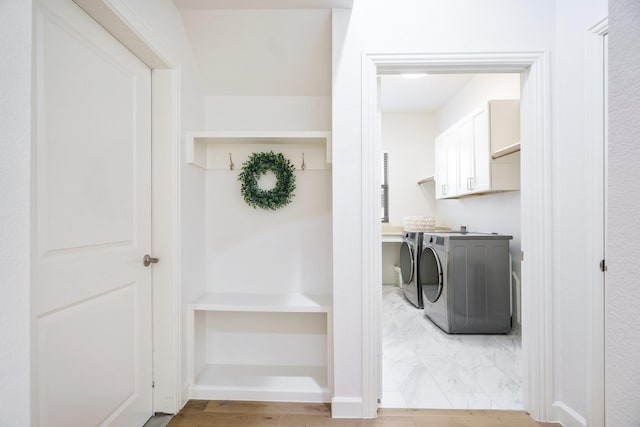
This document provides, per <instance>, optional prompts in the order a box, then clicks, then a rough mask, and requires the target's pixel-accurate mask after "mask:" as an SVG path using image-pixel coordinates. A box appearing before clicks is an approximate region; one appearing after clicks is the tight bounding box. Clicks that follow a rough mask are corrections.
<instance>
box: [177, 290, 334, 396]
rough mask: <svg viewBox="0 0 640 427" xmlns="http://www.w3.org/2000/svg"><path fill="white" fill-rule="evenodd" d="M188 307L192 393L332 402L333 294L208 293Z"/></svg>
mask: <svg viewBox="0 0 640 427" xmlns="http://www.w3.org/2000/svg"><path fill="white" fill-rule="evenodd" d="M187 309H188V316H187V321H188V325H187V327H188V335H187V339H188V348H189V351H190V355H189V358H188V360H189V364H188V365H189V366H188V370H189V378H190V379H191V380H190V384H189V398H191V399H208V400H253V401H282V402H284V401H286V402H329V401H331V397H332V381H331V379H332V365H331V357H330V355H331V347H332V340H331V335H330V333H331V330H332V328H331V298H330V296H327V295H305V294H281V295H258V294H224V293H208V294H205V295H203V296H202V297H200V298H199V299H197V300H196V301H194V302H193V303H191V304H189V305H188V306H187Z"/></svg>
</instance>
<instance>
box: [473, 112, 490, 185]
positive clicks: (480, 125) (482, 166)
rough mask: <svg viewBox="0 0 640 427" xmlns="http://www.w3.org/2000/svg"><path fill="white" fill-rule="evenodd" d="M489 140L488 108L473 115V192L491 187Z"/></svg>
mask: <svg viewBox="0 0 640 427" xmlns="http://www.w3.org/2000/svg"><path fill="white" fill-rule="evenodd" d="M489 141H490V135H489V118H488V117H487V110H482V111H480V112H478V113H477V114H475V115H474V116H473V157H474V160H473V162H474V176H473V181H472V182H471V189H472V190H473V191H472V192H482V191H489V190H490V189H491V168H490V162H491V159H490V157H491V156H490V152H489V151H490V149H489Z"/></svg>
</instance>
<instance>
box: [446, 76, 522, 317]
mask: <svg viewBox="0 0 640 427" xmlns="http://www.w3.org/2000/svg"><path fill="white" fill-rule="evenodd" d="M492 99H520V75H518V74H477V75H475V76H474V77H473V78H472V79H471V80H469V82H468V83H467V84H466V85H465V86H464V87H462V88H461V89H460V90H459V91H458V92H457V93H456V94H455V95H454V96H453V97H452V98H451V99H450V100H448V101H447V102H446V103H445V104H444V105H443V106H442V107H441V108H440V109H439V110H438V112H437V121H436V127H437V130H438V132H437V133H438V134H440V133H442V132H444V131H445V130H447V129H448V128H449V127H451V126H452V125H453V124H455V123H456V122H457V121H458V120H460V119H461V118H463V117H465V116H466V115H468V114H469V113H471V112H472V111H474V110H477V109H480V108H483V107H485V106H486V103H487V101H489V100H492ZM436 209H437V217H438V221H439V222H440V223H442V224H444V225H448V226H450V227H451V228H452V229H459V228H460V226H462V225H464V226H466V227H467V230H469V231H478V232H483V233H500V234H506V235H509V236H513V240H511V241H510V243H509V245H510V250H511V257H512V260H513V264H512V265H513V270H514V271H515V273H516V275H517V276H518V277H520V234H521V233H520V192H519V191H509V192H506V193H496V194H486V195H481V196H474V197H464V198H461V199H447V200H438V201H437V202H436ZM515 294H517V295H519V294H520V289H519V288H518V289H516V290H515ZM517 295H514V300H515V302H516V304H515V308H516V313H514V321H515V323H516V324H517V325H516V328H518V327H519V321H518V318H519V316H520V312H519V311H518V310H517V309H518V308H519V301H518V300H517V298H516V297H517Z"/></svg>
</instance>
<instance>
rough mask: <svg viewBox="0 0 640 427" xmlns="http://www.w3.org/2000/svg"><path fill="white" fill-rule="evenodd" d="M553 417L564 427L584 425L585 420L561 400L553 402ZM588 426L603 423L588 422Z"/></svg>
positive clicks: (583, 426)
mask: <svg viewBox="0 0 640 427" xmlns="http://www.w3.org/2000/svg"><path fill="white" fill-rule="evenodd" d="M553 419H554V420H555V421H556V422H559V423H561V424H562V425H563V426H564V427H586V426H587V421H586V420H585V419H584V418H582V417H581V416H580V414H578V413H577V412H576V411H574V410H573V409H571V408H570V407H569V406H567V405H565V404H564V403H563V402H560V401H555V402H553ZM589 425H590V426H604V424H589Z"/></svg>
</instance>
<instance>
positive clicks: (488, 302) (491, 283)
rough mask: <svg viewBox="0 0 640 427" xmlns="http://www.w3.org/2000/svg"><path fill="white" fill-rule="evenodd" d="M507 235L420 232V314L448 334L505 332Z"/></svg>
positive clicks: (508, 306)
mask: <svg viewBox="0 0 640 427" xmlns="http://www.w3.org/2000/svg"><path fill="white" fill-rule="evenodd" d="M511 239H512V237H511V236H504V235H498V234H483V233H425V234H424V236H423V240H422V251H421V254H420V265H419V267H418V271H419V272H420V274H419V281H420V285H421V287H422V293H423V296H424V314H425V316H427V317H428V318H429V319H431V321H433V323H435V324H436V325H437V326H439V327H440V329H442V330H443V331H445V332H446V333H450V334H457V333H462V334H506V333H508V332H509V331H510V330H511V286H510V275H511V268H510V267H511V261H510V257H509V240H511Z"/></svg>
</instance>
